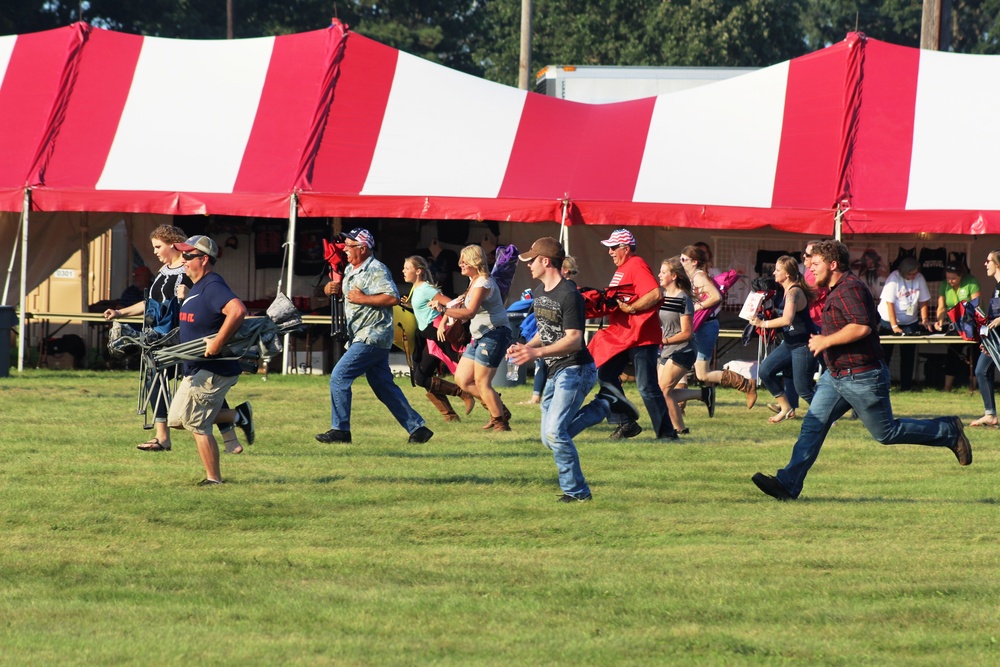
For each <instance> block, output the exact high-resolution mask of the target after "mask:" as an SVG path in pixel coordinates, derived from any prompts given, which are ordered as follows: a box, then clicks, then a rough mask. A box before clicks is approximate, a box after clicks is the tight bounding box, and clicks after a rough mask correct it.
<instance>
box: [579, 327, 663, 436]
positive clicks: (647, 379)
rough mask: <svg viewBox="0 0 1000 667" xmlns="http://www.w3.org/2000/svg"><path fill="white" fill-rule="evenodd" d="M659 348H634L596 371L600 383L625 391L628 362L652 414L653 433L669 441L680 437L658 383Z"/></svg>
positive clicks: (618, 418)
mask: <svg viewBox="0 0 1000 667" xmlns="http://www.w3.org/2000/svg"><path fill="white" fill-rule="evenodd" d="M659 347H660V346H659V345H642V346H640V347H633V348H631V349H629V350H626V351H625V352H620V353H618V354H616V355H615V356H613V357H611V358H610V359H608V360H607V361H605V362H604V364H602V365H601V367H600V369H598V371H597V378H598V379H599V380H600V381H601V382H607V383H608V384H612V385H614V386H616V387H618V388H619V389H621V388H622V381H621V374H622V371H623V370H625V366H626V365H627V364H628V362H629V359H631V360H632V366H633V367H634V368H635V384H636V386H637V387H638V389H639V395H640V396H642V402H643V404H644V405H645V406H646V412H648V413H649V419H650V421H652V422H653V430H654V431H655V432H656V437H657V438H669V437H673V436H675V435H677V430H676V429H675V428H674V424H673V422H672V421H670V414H669V413H668V412H667V402H666V401H665V400H663V392H662V391H660V384H659V382H658V381H657V379H656V362H657V359H659V357H660V350H659ZM625 419H627V418H626V417H622V416H621V415H617V414H615V415H611V417H610V418H609V419H608V421H609V422H611V423H612V424H615V423H621V422H622V421H624V420H625Z"/></svg>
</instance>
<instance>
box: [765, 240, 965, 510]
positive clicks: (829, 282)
mask: <svg viewBox="0 0 1000 667" xmlns="http://www.w3.org/2000/svg"><path fill="white" fill-rule="evenodd" d="M810 268H811V269H812V271H813V273H814V274H815V275H816V284H817V285H818V286H819V287H829V288H830V292H829V295H828V296H827V298H826V303H825V304H824V306H823V328H822V333H821V334H819V335H815V336H812V337H811V338H810V339H809V349H810V350H812V353H813V354H816V355H818V354H820V353H823V356H824V359H825V361H826V371H825V372H824V373H823V375H822V376H821V377H820V380H819V383H818V384H817V385H816V395H815V396H814V397H813V401H812V403H811V404H810V405H809V412H808V413H806V417H805V419H803V420H802V430H801V431H800V432H799V439H798V440H797V441H796V442H795V447H793V448H792V458H791V460H790V461H789V462H788V465H786V466H785V467H784V468H782V469H781V470H779V471H778V474H777V476H771V475H765V474H763V473H757V474H756V475H754V476H753V483H754V484H756V485H757V488H759V489H760V490H761V491H763V492H764V493H766V494H767V495H769V496H771V497H772V498H776V499H778V500H794V499H795V498H798V497H799V494H800V493H802V483H803V481H804V480H805V478H806V474H807V473H808V472H809V468H811V467H812V464H813V463H814V462H815V461H816V457H817V456H819V450H820V448H821V447H822V446H823V441H824V440H825V439H826V434H827V432H829V430H830V427H831V426H832V425H833V423H834V422H835V421H836V420H837V419H839V418H840V417H842V416H843V415H844V414H845V413H846V412H847V411H848V410H850V409H851V408H854V410H855V411H856V412H857V413H858V417H859V418H860V419H861V421H862V423H864V425H865V428H867V429H868V431H869V432H870V433H871V434H872V436H874V438H875V439H876V440H878V441H879V442H880V443H882V444H883V445H900V444H911V445H927V446H930V447H947V448H948V449H950V450H951V451H952V452H954V454H955V456H956V457H957V458H958V462H959V464H960V465H963V466H967V465H969V464H970V463H972V446H971V445H970V444H969V439H968V438H966V437H965V432H964V429H963V426H962V420H961V419H959V418H958V417H937V418H935V419H895V418H893V416H892V404H891V403H890V401H889V368H888V367H887V366H886V365H885V362H884V361H883V358H882V346H881V345H880V344H879V337H878V324H879V316H878V311H877V310H876V308H875V300H874V298H873V297H872V294H871V292H870V291H869V290H868V287H867V286H866V285H865V284H864V283H863V282H862V281H861V280H860V279H859V278H858V277H857V276H855V275H854V274H853V273H851V271H850V253H849V251H848V249H847V246H846V245H844V244H843V243H840V242H839V241H824V242H822V243H819V244H818V245H816V246H813V252H812V256H811V257H810Z"/></svg>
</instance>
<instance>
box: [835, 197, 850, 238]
mask: <svg viewBox="0 0 1000 667" xmlns="http://www.w3.org/2000/svg"><path fill="white" fill-rule="evenodd" d="M845 213H847V209H845V208H844V206H843V202H840V203H838V204H837V212H836V213H834V214H833V238H834V240H836V241H842V240H843V239H842V237H843V234H844V214H845Z"/></svg>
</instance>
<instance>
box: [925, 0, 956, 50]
mask: <svg viewBox="0 0 1000 667" xmlns="http://www.w3.org/2000/svg"><path fill="white" fill-rule="evenodd" d="M942 28H943V29H942ZM950 47H951V0H924V6H923V14H922V15H921V20H920V48H922V49H927V50H929V51H947V50H948V49H949V48H950Z"/></svg>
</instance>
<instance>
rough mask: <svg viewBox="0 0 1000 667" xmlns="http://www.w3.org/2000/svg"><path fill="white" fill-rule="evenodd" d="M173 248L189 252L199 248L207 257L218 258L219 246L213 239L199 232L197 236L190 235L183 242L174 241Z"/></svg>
mask: <svg viewBox="0 0 1000 667" xmlns="http://www.w3.org/2000/svg"><path fill="white" fill-rule="evenodd" d="M174 248H176V249H177V250H180V251H181V252H191V251H192V250H200V251H201V252H203V253H205V254H206V255H208V256H209V257H216V258H218V256H219V246H217V245H216V244H215V241H213V240H212V239H210V238H208V237H207V236H203V235H201V234H199V235H197V236H192V237H191V238H189V239H188V240H187V241H185V242H184V243H175V244H174Z"/></svg>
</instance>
